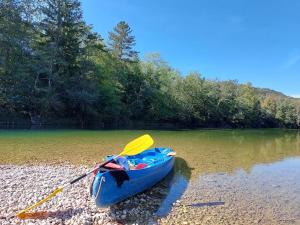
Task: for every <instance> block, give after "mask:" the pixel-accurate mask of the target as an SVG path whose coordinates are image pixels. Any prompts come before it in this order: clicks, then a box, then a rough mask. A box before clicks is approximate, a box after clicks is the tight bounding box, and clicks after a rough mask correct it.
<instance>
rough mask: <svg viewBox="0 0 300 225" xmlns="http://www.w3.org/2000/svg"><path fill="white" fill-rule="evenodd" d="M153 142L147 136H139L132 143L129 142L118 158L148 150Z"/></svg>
mask: <svg viewBox="0 0 300 225" xmlns="http://www.w3.org/2000/svg"><path fill="white" fill-rule="evenodd" d="M153 143H154V141H153V139H152V137H151V136H150V135H149V134H145V135H143V136H140V137H138V138H136V139H134V140H133V141H131V142H129V143H128V144H127V145H126V146H125V148H124V150H123V152H121V153H120V156H122V155H123V156H124V155H137V154H139V153H141V152H143V151H145V150H146V149H148V148H150V147H151V146H152V145H153Z"/></svg>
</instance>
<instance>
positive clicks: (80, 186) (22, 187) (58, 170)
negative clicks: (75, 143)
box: [0, 165, 162, 225]
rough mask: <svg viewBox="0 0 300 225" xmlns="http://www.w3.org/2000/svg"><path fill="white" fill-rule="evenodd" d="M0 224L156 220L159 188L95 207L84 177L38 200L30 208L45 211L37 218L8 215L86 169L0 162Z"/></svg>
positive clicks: (151, 222) (137, 221) (151, 221)
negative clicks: (43, 201)
mask: <svg viewBox="0 0 300 225" xmlns="http://www.w3.org/2000/svg"><path fill="white" fill-rule="evenodd" d="M0 170H1V177H0V224H3V225H9V224H22V225H23V224H30V225H32V224H41V225H46V224H57V225H58V224H66V225H67V224H84V225H91V224H127V223H130V224H134V223H136V224H156V223H157V220H158V219H159V218H158V217H157V216H156V214H155V212H156V210H157V208H158V207H159V205H160V203H161V202H160V199H161V198H160V195H161V191H162V190H161V188H160V187H159V186H155V187H154V188H152V189H151V190H149V191H147V192H144V193H141V194H139V195H136V196H135V197H132V198H130V199H128V200H126V201H123V202H121V203H119V204H116V205H114V206H112V207H107V208H97V207H96V205H95V203H94V202H93V199H92V198H91V197H90V196H89V184H90V181H89V179H85V180H83V181H81V182H78V183H76V184H74V185H73V186H71V187H70V188H68V189H66V190H64V191H63V192H62V193H59V194H58V195H57V196H56V197H54V198H52V199H51V200H49V201H47V202H46V203H44V204H42V205H41V206H39V207H38V208H36V209H35V210H33V211H34V212H47V216H46V217H43V218H39V219H26V220H20V219H18V218H16V217H13V218H10V216H11V215H14V214H15V213H16V212H18V211H19V210H22V209H24V208H25V207H27V206H29V205H30V204H33V203H35V202H36V201H38V200H40V198H41V196H45V195H47V194H49V193H50V192H51V191H52V190H53V189H54V188H56V187H57V186H59V185H61V184H62V183H63V182H65V181H69V180H70V179H72V178H74V177H77V176H78V175H79V174H82V173H83V172H85V171H87V170H88V168H85V167H82V166H81V167H75V166H73V165H54V166H52V165H21V166H17V165H0Z"/></svg>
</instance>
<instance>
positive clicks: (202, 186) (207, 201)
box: [0, 159, 300, 225]
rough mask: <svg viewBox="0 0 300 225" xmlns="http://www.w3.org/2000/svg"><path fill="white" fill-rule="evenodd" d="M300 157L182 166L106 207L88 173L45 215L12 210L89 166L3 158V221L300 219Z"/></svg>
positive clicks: (89, 224) (269, 224)
mask: <svg viewBox="0 0 300 225" xmlns="http://www.w3.org/2000/svg"><path fill="white" fill-rule="evenodd" d="M299 160H300V159H293V160H292V159H291V160H286V161H282V162H277V163H274V164H273V165H260V166H257V167H255V168H254V169H252V170H251V172H245V171H243V170H237V171H235V172H233V173H229V174H228V173H214V174H203V175H201V176H197V177H193V179H191V180H185V179H184V176H181V175H180V170H178V171H177V172H176V173H175V175H174V176H168V177H169V178H170V180H168V177H167V178H166V179H164V180H166V182H161V183H160V184H158V185H156V186H154V187H153V188H151V189H150V190H148V191H146V192H143V193H141V194H138V195H136V196H134V197H131V198H129V199H127V200H125V201H123V202H120V203H118V204H116V205H114V206H111V207H107V208H97V207H96V205H95V203H94V201H93V199H92V198H91V197H90V196H89V184H90V181H89V179H85V180H83V181H81V182H78V183H76V184H74V185H73V186H71V187H70V188H69V189H66V190H65V191H63V192H62V193H60V194H58V195H57V196H56V197H54V198H52V199H51V200H50V201H48V202H46V203H44V204H42V205H41V206H39V207H38V208H36V210H34V211H35V212H36V211H38V212H47V213H48V214H47V215H48V216H47V217H45V218H43V219H28V220H20V219H18V218H9V215H13V214H15V213H16V212H18V211H19V210H22V209H24V208H25V207H27V206H28V205H30V204H33V203H34V202H36V201H38V200H39V199H40V197H41V196H43V197H44V196H45V195H47V194H49V193H50V192H51V191H52V190H53V189H54V188H56V187H57V186H59V185H61V184H62V183H63V182H65V181H69V180H70V179H72V178H75V177H77V176H78V175H79V174H82V173H83V172H86V171H87V170H88V169H89V168H87V167H83V166H81V167H78V166H73V165H20V166H18V165H0V171H1V173H0V224H1V225H10V224H21V225H34V224H40V225H48V224H49V225H60V224H66V225H69V224H75V225H76V224H80V225H97V224H111V225H112V224H148V225H150V224H166V225H170V224H191V225H192V224H207V225H208V224H210V225H218V224H220V225H221V224H263V225H275V224H278V225H279V224H280V225H289V224H297V225H300V213H299V209H300V197H299V196H300V195H299V194H300V189H299V187H300V182H299V180H300V179H299V178H300V170H299V169H300V167H299V165H300V164H299V163H300V161H299ZM286 165H289V167H285V166H286ZM283 168H284V169H283ZM270 171H271V172H272V173H271V172H270ZM287 174H288V176H287ZM168 185H169V186H168ZM166 206H167V207H166ZM162 208H165V209H164V210H165V212H164V213H161V210H162ZM159 212H160V213H159Z"/></svg>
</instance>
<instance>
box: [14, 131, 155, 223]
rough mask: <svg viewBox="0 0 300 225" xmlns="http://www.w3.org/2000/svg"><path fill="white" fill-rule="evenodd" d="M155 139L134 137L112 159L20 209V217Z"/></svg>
mask: <svg viewBox="0 0 300 225" xmlns="http://www.w3.org/2000/svg"><path fill="white" fill-rule="evenodd" d="M153 143H154V141H153V139H152V138H151V136H150V135H149V134H145V135H143V136H140V137H138V138H136V139H134V140H133V141H131V142H129V143H128V144H127V145H126V146H125V148H124V149H123V151H122V152H121V153H120V154H119V155H117V156H115V157H113V158H112V159H110V160H108V161H106V162H104V163H102V164H100V165H99V166H98V167H97V168H94V169H93V170H91V171H89V172H87V173H85V174H82V175H81V176H79V177H77V178H76V179H74V180H72V181H70V182H68V183H66V184H64V185H62V186H61V187H58V188H56V189H55V190H54V191H53V192H51V193H50V194H49V195H48V196H47V197H45V198H43V199H42V200H41V201H39V202H37V203H36V204H34V205H32V206H29V207H28V208H26V209H24V210H22V211H20V212H18V213H17V215H16V216H17V217H19V218H20V219H26V212H28V211H29V210H31V209H33V208H35V207H37V206H39V205H41V204H43V203H44V202H46V201H48V200H49V199H51V198H53V197H54V196H55V195H57V194H58V193H59V192H61V191H62V190H63V189H64V188H66V187H67V186H69V185H71V184H74V183H75V182H77V181H79V180H81V179H82V178H84V177H86V176H87V175H89V174H91V173H93V172H94V171H97V170H98V169H99V168H100V167H103V166H105V165H106V164H108V163H109V162H111V161H113V160H115V159H116V158H118V157H120V156H125V155H137V154H139V153H141V152H143V151H145V150H146V149H148V148H150V147H151V146H152V145H153Z"/></svg>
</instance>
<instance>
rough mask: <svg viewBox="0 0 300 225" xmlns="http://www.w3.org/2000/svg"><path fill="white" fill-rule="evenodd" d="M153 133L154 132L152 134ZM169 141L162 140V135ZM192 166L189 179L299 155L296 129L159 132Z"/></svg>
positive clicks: (299, 139) (160, 138)
mask: <svg viewBox="0 0 300 225" xmlns="http://www.w3.org/2000/svg"><path fill="white" fill-rule="evenodd" d="M154 135H155V134H154ZM164 135H167V136H168V139H171V140H172V143H167V142H166V137H164ZM155 138H157V139H158V142H160V144H161V143H162V144H161V145H164V144H165V145H166V144H169V146H171V147H173V148H174V149H175V151H176V152H177V154H178V155H179V156H180V157H182V158H184V159H185V160H186V162H187V164H188V165H189V166H190V167H192V168H194V170H193V171H192V175H191V179H194V178H195V179H197V178H198V176H199V175H201V174H207V173H219V172H225V173H232V172H234V171H235V170H238V169H243V170H245V171H248V172H249V171H250V170H251V168H252V167H253V166H255V165H257V164H263V163H272V162H276V161H279V160H282V159H285V158H289V157H294V156H300V132H299V131H294V130H279V129H278V130H276V129H274V130H222V131H219V130H209V131H184V132H173V133H172V132H170V133H167V134H164V133H163V134H160V136H157V137H155Z"/></svg>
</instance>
